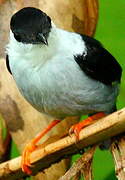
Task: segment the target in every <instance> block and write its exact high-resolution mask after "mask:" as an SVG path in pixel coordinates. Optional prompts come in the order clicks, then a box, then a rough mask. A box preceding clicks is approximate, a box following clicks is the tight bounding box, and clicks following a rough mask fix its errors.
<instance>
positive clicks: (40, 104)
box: [7, 30, 117, 118]
mask: <svg viewBox="0 0 125 180" xmlns="http://www.w3.org/2000/svg"><path fill="white" fill-rule="evenodd" d="M11 36H12V34H11ZM57 37H58V38H57V40H56V41H55V34H54V33H53V34H51V35H50V37H49V46H48V47H45V46H44V47H43V46H38V45H23V44H22V43H18V42H15V40H13V37H11V41H10V43H9V45H8V48H7V51H8V52H7V53H8V55H9V61H10V68H11V70H12V73H13V76H14V79H15V81H16V83H17V85H18V88H19V89H20V91H21V93H22V94H23V96H24V97H25V98H26V99H27V100H28V101H29V102H30V103H31V104H32V105H33V106H34V107H35V108H36V109H38V110H39V111H41V112H45V113H48V114H50V115H52V116H55V117H58V118H62V117H65V116H69V115H78V114H86V113H91V112H93V111H100V110H101V111H102V110H106V109H107V108H111V106H112V105H113V103H114V99H115V98H114V97H115V96H116V93H117V92H115V91H114V90H113V89H112V88H109V87H107V86H105V85H103V84H102V83H100V82H97V81H94V80H92V79H90V78H89V77H87V76H86V75H85V74H84V73H83V72H82V71H81V70H80V68H79V66H78V65H77V63H76V62H75V60H74V57H73V55H75V54H82V53H83V52H84V51H85V50H86V49H85V45H84V42H83V41H82V40H81V38H80V36H78V35H74V34H73V33H68V32H65V31H62V30H59V31H58V36H57ZM59 37H62V38H61V39H60V38H59Z"/></svg>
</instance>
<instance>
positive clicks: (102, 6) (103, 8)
mask: <svg viewBox="0 0 125 180" xmlns="http://www.w3.org/2000/svg"><path fill="white" fill-rule="evenodd" d="M95 38H96V39H98V40H99V41H101V42H102V44H103V45H104V47H105V48H106V49H108V50H109V51H110V52H111V53H112V54H113V55H114V56H115V57H116V59H117V60H118V61H119V63H120V64H121V65H122V68H123V75H122V84H121V92H120V95H119V98H118V102H117V107H118V109H119V108H122V107H124V106H125V78H124V77H125V71H124V70H125V63H124V61H125V0H118V1H116V0H99V21H98V25H97V29H96V34H95ZM16 156H18V152H17V150H16V147H15V145H13V148H12V157H16ZM78 157H79V155H75V156H73V161H74V160H76V159H77V158H78ZM93 169H94V177H95V178H94V180H116V178H115V172H114V164H113V160H112V156H111V154H110V152H109V151H100V150H99V149H98V150H97V151H96V154H95V156H94V164H93Z"/></svg>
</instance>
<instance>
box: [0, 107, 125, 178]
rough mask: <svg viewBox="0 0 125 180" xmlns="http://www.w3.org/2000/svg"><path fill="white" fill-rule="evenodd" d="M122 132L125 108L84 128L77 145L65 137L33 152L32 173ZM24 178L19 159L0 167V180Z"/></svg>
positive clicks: (124, 121) (68, 137)
mask: <svg viewBox="0 0 125 180" xmlns="http://www.w3.org/2000/svg"><path fill="white" fill-rule="evenodd" d="M122 132H125V108H123V109H121V110H119V111H117V112H114V113H113V114H111V115H108V116H106V117H104V118H102V119H100V120H98V121H96V122H95V123H93V124H91V125H90V126H88V127H86V128H84V129H83V130H82V131H81V133H80V139H79V141H78V142H77V144H76V139H75V136H74V135H72V137H70V136H66V137H64V138H62V139H60V140H57V141H56V142H54V143H51V144H48V145H46V146H45V147H41V148H39V149H37V150H36V151H34V152H33V153H32V154H31V157H30V160H31V163H34V165H33V167H32V171H33V173H34V174H36V173H37V172H38V171H41V170H43V169H45V168H47V167H49V166H50V165H52V164H53V163H55V162H58V161H60V160H61V159H63V158H66V157H68V156H70V155H72V154H75V153H78V152H79V151H80V150H82V149H83V148H84V147H87V146H89V145H92V144H95V143H99V142H101V141H103V140H105V139H108V138H110V137H113V136H116V135H118V134H120V133H122ZM24 176H26V174H24V173H23V172H22V171H21V157H18V158H15V159H12V160H10V161H7V162H5V163H2V164H1V165H0V180H3V179H4V180H11V179H12V180H14V179H17V177H18V178H21V177H24Z"/></svg>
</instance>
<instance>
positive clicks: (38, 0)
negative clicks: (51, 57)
mask: <svg viewBox="0 0 125 180" xmlns="http://www.w3.org/2000/svg"><path fill="white" fill-rule="evenodd" d="M25 6H33V7H37V8H40V9H41V10H43V11H45V12H46V13H47V14H48V15H49V16H51V17H52V19H53V21H54V23H55V24H56V25H57V26H59V27H61V28H63V29H67V30H69V31H75V32H79V33H85V34H88V35H93V33H94V31H95V27H96V22H97V16H98V13H97V12H98V5H97V0H93V1H91V2H90V0H80V1H79V0H74V1H73V2H72V0H66V1H65V0H59V1H57V0H29V1H28V0H4V1H0V34H1V35H0V42H1V44H0V58H1V59H0V72H1V76H0V113H1V115H2V117H3V119H4V120H5V122H6V124H7V127H8V129H9V131H10V133H11V136H12V139H13V140H14V142H15V143H16V145H17V147H18V149H19V151H20V152H22V151H23V148H24V146H25V145H26V143H27V142H29V141H30V139H31V138H33V137H34V136H35V135H36V134H37V133H38V132H40V131H41V130H42V129H43V128H44V127H46V126H47V125H48V123H49V122H50V121H51V120H52V118H48V117H46V116H45V115H43V114H41V113H39V112H37V111H36V110H35V109H34V108H33V107H31V106H30V104H28V102H26V101H25V99H24V98H23V97H22V96H21V95H20V93H19V91H18V89H17V87H16V85H15V82H14V80H13V77H12V76H11V75H10V74H9V73H8V71H7V69H6V66H5V61H4V58H5V52H4V51H5V45H6V43H7V41H8V34H9V21H10V18H11V16H12V14H13V13H15V12H16V11H17V10H18V9H20V8H23V7H25ZM90 22H91V23H90ZM89 29H90V31H89ZM78 120H79V117H74V118H68V119H67V120H64V121H62V122H61V123H60V124H59V125H57V127H55V128H54V129H53V130H52V131H51V132H49V133H48V134H47V135H46V137H45V138H43V140H45V139H47V138H48V137H50V136H53V135H58V134H59V136H60V135H61V134H64V133H65V132H66V131H68V129H69V127H70V126H71V125H72V124H74V123H75V122H77V121H78ZM68 166H69V160H63V161H61V162H60V163H58V164H55V165H52V166H51V167H50V168H49V169H47V170H45V171H44V173H43V172H41V173H39V174H38V175H37V176H35V177H34V180H42V179H44V180H49V179H50V177H51V180H56V179H58V178H59V177H60V176H62V175H63V174H64V173H65V171H66V169H67V168H68Z"/></svg>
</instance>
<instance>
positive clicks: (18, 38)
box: [14, 33, 21, 42]
mask: <svg viewBox="0 0 125 180" xmlns="http://www.w3.org/2000/svg"><path fill="white" fill-rule="evenodd" d="M14 37H15V39H16V40H17V41H18V42H20V41H21V37H20V35H19V34H17V33H14Z"/></svg>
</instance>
